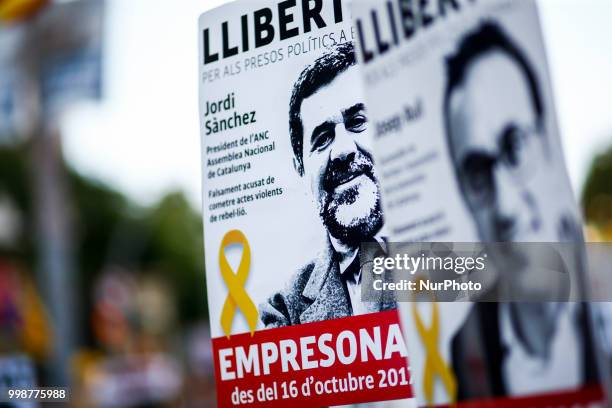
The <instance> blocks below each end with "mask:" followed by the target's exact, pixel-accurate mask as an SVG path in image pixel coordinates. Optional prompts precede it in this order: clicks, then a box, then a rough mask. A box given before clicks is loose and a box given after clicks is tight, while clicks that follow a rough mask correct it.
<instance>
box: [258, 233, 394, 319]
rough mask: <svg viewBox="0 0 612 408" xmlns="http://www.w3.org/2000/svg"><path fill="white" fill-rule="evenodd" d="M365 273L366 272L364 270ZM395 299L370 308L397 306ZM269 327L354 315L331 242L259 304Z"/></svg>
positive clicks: (260, 312) (392, 307)
mask: <svg viewBox="0 0 612 408" xmlns="http://www.w3.org/2000/svg"><path fill="white" fill-rule="evenodd" d="M362 273H367V272H366V271H363V270H362ZM395 307H396V305H395V302H382V301H381V302H371V303H367V308H368V309H369V310H370V311H371V312H378V311H383V310H391V309H395ZM259 315H260V318H261V320H262V322H263V323H264V325H265V326H266V328H275V327H283V326H292V325H295V324H302V323H311V322H318V321H323V320H329V319H338V318H342V317H348V316H352V315H353V310H352V306H351V301H350V298H349V295H348V291H347V288H346V284H345V282H344V281H343V279H342V277H341V276H340V268H339V266H338V261H337V255H336V252H335V250H334V249H333V246H332V244H331V242H329V240H328V242H327V247H326V248H325V250H324V251H323V253H322V254H321V255H320V256H319V257H318V258H317V259H315V260H313V261H311V262H309V263H308V264H306V265H305V266H303V267H302V268H300V269H299V270H298V271H297V273H296V274H294V275H293V276H292V278H291V279H290V280H289V282H288V283H287V285H286V286H285V288H284V289H282V290H280V291H278V292H276V293H274V294H273V295H272V296H271V297H270V298H269V299H268V301H267V302H266V303H264V304H262V305H260V307H259Z"/></svg>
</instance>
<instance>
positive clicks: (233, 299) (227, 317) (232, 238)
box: [219, 230, 259, 338]
mask: <svg viewBox="0 0 612 408" xmlns="http://www.w3.org/2000/svg"><path fill="white" fill-rule="evenodd" d="M235 244H242V258H241V259H240V265H239V266H238V271H237V272H236V273H234V271H233V270H232V267H231V266H230V264H229V263H228V262H227V258H226V257H225V249H226V248H227V247H228V246H230V245H235ZM219 267H220V268H221V276H222V277H223V280H224V281H225V284H226V285H227V289H228V290H229V293H228V295H227V298H226V299H225V304H224V305H223V310H222V311H221V327H222V328H223V332H224V333H225V335H226V336H227V338H229V337H230V335H231V333H232V323H233V321H234V316H235V315H236V309H237V308H240V310H242V314H243V315H244V317H245V318H246V321H247V324H248V325H249V329H250V331H251V336H252V335H253V333H255V328H256V327H257V322H258V320H259V313H258V312H257V307H255V304H254V303H253V300H251V298H250V297H249V294H248V293H247V292H246V290H245V289H244V284H245V283H246V280H247V277H248V276H249V269H250V267H251V248H250V247H249V241H247V239H246V237H245V236H244V234H243V233H242V232H241V231H238V230H234V231H230V232H228V233H227V234H225V236H224V237H223V240H222V241H221V248H220V249H219Z"/></svg>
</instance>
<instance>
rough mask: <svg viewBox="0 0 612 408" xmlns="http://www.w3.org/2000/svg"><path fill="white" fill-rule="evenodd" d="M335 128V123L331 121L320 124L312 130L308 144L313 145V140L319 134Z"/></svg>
mask: <svg viewBox="0 0 612 408" xmlns="http://www.w3.org/2000/svg"><path fill="white" fill-rule="evenodd" d="M335 127H336V123H335V122H334V121H333V120H331V119H330V120H326V121H325V122H323V123H321V124H320V125H319V126H317V127H316V128H314V130H313V131H312V134H311V135H310V144H311V145H312V144H313V142H314V141H315V139H316V138H317V136H318V135H319V134H320V133H322V132H324V131H330V130H332V131H333V130H334V128H335Z"/></svg>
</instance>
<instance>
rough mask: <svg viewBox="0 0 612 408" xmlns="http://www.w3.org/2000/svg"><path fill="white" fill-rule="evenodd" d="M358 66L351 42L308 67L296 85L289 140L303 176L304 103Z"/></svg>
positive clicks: (290, 113)
mask: <svg viewBox="0 0 612 408" xmlns="http://www.w3.org/2000/svg"><path fill="white" fill-rule="evenodd" d="M355 64H356V60H355V48H354V47H353V43H350V42H347V43H344V44H340V45H337V46H334V47H333V48H331V49H330V50H329V51H328V52H326V53H325V54H324V55H322V56H321V57H319V58H317V59H316V60H315V61H314V62H313V63H312V64H310V65H309V66H307V67H306V68H305V69H304V71H302V73H301V74H300V76H299V78H298V79H297V81H296V82H295V84H294V85H293V92H292V94H291V101H290V103H289V137H290V138H291V145H292V147H293V154H294V159H293V160H294V165H295V169H296V170H297V172H298V173H299V174H300V176H303V175H304V157H303V153H302V150H303V145H304V125H303V124H302V115H301V110H302V103H303V102H304V100H305V99H306V98H309V97H311V96H312V95H314V94H315V93H317V91H318V90H319V89H321V88H323V87H324V86H326V85H329V84H330V83H331V82H332V81H333V80H334V79H336V77H337V76H338V75H340V74H341V73H342V72H344V71H346V70H347V69H348V68H350V67H351V66H353V65H355Z"/></svg>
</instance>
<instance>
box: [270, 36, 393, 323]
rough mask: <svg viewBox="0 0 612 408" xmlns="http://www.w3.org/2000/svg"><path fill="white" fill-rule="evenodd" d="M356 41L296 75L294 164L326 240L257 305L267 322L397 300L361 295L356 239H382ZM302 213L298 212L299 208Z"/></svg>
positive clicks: (375, 307)
mask: <svg viewBox="0 0 612 408" xmlns="http://www.w3.org/2000/svg"><path fill="white" fill-rule="evenodd" d="M359 75H360V74H359V71H358V68H357V66H356V61H355V51H354V47H353V44H352V43H344V44H341V45H337V46H335V47H333V48H330V49H329V50H328V51H326V53H325V54H324V55H322V56H321V57H319V58H318V59H317V60H315V61H314V62H313V63H312V64H311V65H309V66H308V67H306V68H305V69H304V71H302V73H301V74H300V75H299V77H298V78H297V80H296V82H295V84H294V86H293V92H292V95H291V100H290V103H289V107H290V112H289V137H290V140H291V146H292V148H293V156H294V157H293V164H294V167H295V171H297V173H298V174H299V176H300V177H301V178H303V180H304V181H305V185H307V186H308V188H307V189H308V194H309V196H310V197H311V200H312V203H313V205H314V206H315V207H316V211H317V213H318V215H319V219H320V222H321V223H322V225H323V227H324V229H325V231H326V235H327V239H326V242H327V245H326V247H325V248H321V250H320V251H319V252H320V254H321V255H320V256H318V257H317V258H316V259H314V260H312V261H311V262H309V263H307V264H306V265H303V266H301V267H300V268H298V270H297V272H296V273H295V274H294V276H293V277H292V278H291V280H290V281H289V282H279V287H278V289H280V288H283V289H280V290H278V289H277V291H276V292H275V293H274V294H273V295H272V296H271V298H270V299H269V301H268V302H267V303H265V304H263V305H262V306H261V307H260V317H261V320H262V321H263V323H264V324H265V326H266V327H279V326H287V325H294V324H301V323H307V322H314V321H321V320H327V319H333V318H341V317H346V316H352V315H357V314H364V313H368V312H376V311H381V310H386V309H389V308H393V307H394V305H392V304H382V303H380V304H376V303H364V302H361V300H360V292H361V291H360V286H361V273H362V268H361V266H360V264H359V256H358V255H359V254H358V252H359V246H360V244H361V243H362V242H374V241H378V242H380V243H381V245H384V240H383V237H382V236H381V229H382V227H383V223H384V219H383V212H382V208H381V198H380V187H379V183H378V180H377V177H376V171H375V167H374V161H373V158H372V153H371V145H370V144H371V135H370V130H369V128H368V118H367V112H366V109H365V106H364V100H363V95H362V90H361V87H360V86H359V85H360V81H361V79H360V77H359ZM296 216H298V217H299V214H298V215H296Z"/></svg>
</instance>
